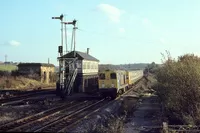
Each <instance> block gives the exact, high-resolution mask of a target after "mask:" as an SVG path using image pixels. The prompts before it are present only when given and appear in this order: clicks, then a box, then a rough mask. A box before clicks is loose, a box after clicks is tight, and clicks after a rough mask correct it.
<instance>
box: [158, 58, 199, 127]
mask: <svg viewBox="0 0 200 133" xmlns="http://www.w3.org/2000/svg"><path fill="white" fill-rule="evenodd" d="M156 77H157V81H158V84H157V93H158V95H159V96H160V98H161V100H162V102H163V103H164V106H165V109H166V112H167V113H168V114H169V116H170V117H176V118H178V119H179V120H181V121H182V122H183V123H184V124H189V123H190V124H199V122H200V104H199V103H200V92H199V87H200V58H199V57H197V56H195V55H193V54H186V55H183V56H180V57H178V60H175V59H172V58H171V56H170V55H169V54H168V58H167V59H166V60H165V61H164V64H163V66H162V67H161V68H159V69H158V70H157V72H156Z"/></svg>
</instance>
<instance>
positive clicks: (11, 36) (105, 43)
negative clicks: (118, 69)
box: [0, 0, 200, 65]
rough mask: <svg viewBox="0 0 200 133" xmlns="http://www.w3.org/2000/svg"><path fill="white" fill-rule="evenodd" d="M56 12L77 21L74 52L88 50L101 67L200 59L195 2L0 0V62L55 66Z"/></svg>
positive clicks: (199, 3)
mask: <svg viewBox="0 0 200 133" xmlns="http://www.w3.org/2000/svg"><path fill="white" fill-rule="evenodd" d="M61 14H64V21H65V22H70V21H73V19H76V20H77V27H78V29H77V30H76V50H77V51H82V52H86V50H87V48H90V51H89V53H90V55H92V56H94V57H95V58H97V59H99V60H100V64H129V63H151V62H153V61H154V62H156V63H161V59H162V56H161V53H165V50H168V51H169V52H170V53H171V56H172V57H173V58H177V57H178V56H180V55H183V54H186V53H194V54H195V55H198V56H199V55H200V45H199V44H200V37H199V35H200V0H123V1H122V0H0V16H1V18H0V19H1V21H0V31H1V32H0V36H1V37H0V61H5V55H7V61H13V62H41V63H47V62H48V58H49V59H50V63H53V64H55V65H57V64H58V62H57V57H58V48H57V47H58V46H59V45H61V31H60V20H53V19H51V18H52V17H54V16H60V15H61ZM72 28H73V26H72V25H68V26H67V33H68V36H67V37H68V39H67V40H68V41H67V42H68V48H69V47H70V46H71V35H72ZM65 46H66V44H65ZM64 49H66V47H64Z"/></svg>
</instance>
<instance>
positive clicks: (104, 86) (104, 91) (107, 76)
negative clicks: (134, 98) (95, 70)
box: [99, 70, 117, 99]
mask: <svg viewBox="0 0 200 133" xmlns="http://www.w3.org/2000/svg"><path fill="white" fill-rule="evenodd" d="M116 78H117V75H116V73H114V72H111V71H109V70H106V71H104V72H100V73H99V92H100V94H101V95H102V96H103V97H109V96H110V97H111V98H112V99H115V98H116V95H117V88H116V87H117V80H116Z"/></svg>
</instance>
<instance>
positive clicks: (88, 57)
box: [63, 51, 99, 62]
mask: <svg viewBox="0 0 200 133" xmlns="http://www.w3.org/2000/svg"><path fill="white" fill-rule="evenodd" d="M74 52H75V57H78V59H79V60H84V59H85V60H90V61H97V62H99V60H98V59H96V58H95V57H93V56H91V55H89V54H87V53H84V52H80V51H71V52H69V53H67V54H65V55H64V56H63V58H73V57H74Z"/></svg>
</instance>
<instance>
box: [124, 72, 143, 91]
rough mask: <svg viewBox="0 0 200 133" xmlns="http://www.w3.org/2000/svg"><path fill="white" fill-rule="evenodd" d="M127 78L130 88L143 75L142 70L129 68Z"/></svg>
mask: <svg viewBox="0 0 200 133" xmlns="http://www.w3.org/2000/svg"><path fill="white" fill-rule="evenodd" d="M126 75H127V76H126V78H127V83H128V85H129V88H130V87H132V86H133V84H134V83H135V82H136V81H138V80H139V79H140V78H142V76H143V71H142V70H129V71H126Z"/></svg>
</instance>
